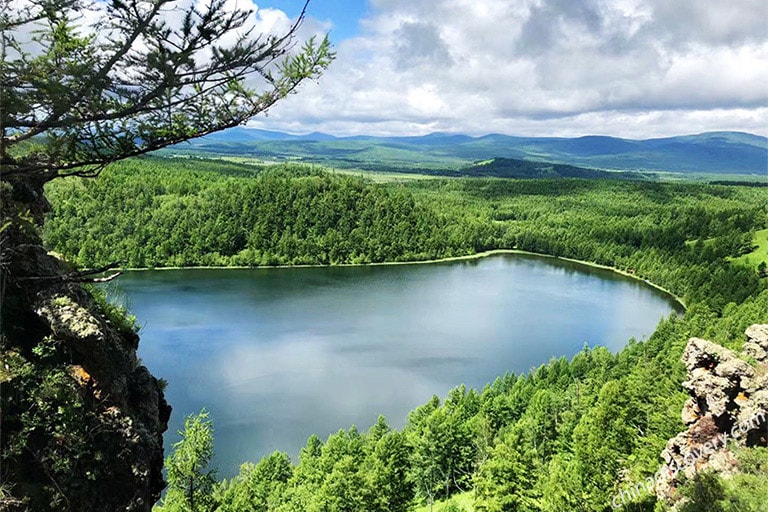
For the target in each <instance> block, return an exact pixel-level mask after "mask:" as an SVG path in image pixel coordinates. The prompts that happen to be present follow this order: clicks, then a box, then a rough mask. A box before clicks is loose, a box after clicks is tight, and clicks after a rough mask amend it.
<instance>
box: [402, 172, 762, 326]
mask: <svg viewBox="0 0 768 512" xmlns="http://www.w3.org/2000/svg"><path fill="white" fill-rule="evenodd" d="M409 188H410V190H413V191H414V193H415V194H416V197H417V199H418V200H419V201H422V202H425V203H426V204H433V203H434V204H441V205H446V207H447V208H448V209H456V210H462V211H464V212H465V215H472V214H473V215H477V216H478V217H490V218H491V219H492V220H493V222H494V225H495V226H496V227H497V228H498V229H500V230H501V235H500V236H501V238H500V239H499V240H497V242H496V243H497V246H498V247H500V248H517V249H521V250H526V251H531V252H536V253H542V254H550V255H554V256H561V257H568V258H574V259H579V260H585V261H590V262H594V263H598V264H602V265H608V266H612V267H615V268H618V269H621V270H624V271H626V272H629V273H630V274H634V275H636V276H638V277H641V278H643V279H648V280H650V281H652V282H653V283H656V284H658V285H661V286H663V287H665V288H667V289H668V290H671V291H672V292H673V293H675V294H676V295H678V296H679V297H681V298H683V299H684V301H685V302H686V304H694V303H706V304H707V305H709V306H710V307H712V308H713V309H714V310H717V311H719V310H722V308H723V307H725V305H726V304H728V303H729V302H741V301H743V300H744V299H745V298H747V297H749V296H751V295H753V294H755V293H757V292H758V290H759V289H760V287H761V284H760V279H759V278H758V273H757V271H756V269H753V268H747V267H744V266H738V265H732V264H731V263H730V261H729V260H730V258H733V257H738V256H740V255H741V254H744V253H745V252H750V251H751V250H752V248H753V247H752V245H753V243H752V242H753V237H754V232H755V231H756V230H759V229H764V228H765V226H766V225H768V220H767V217H766V206H765V197H764V194H763V193H762V192H761V191H760V190H758V189H749V188H741V187H721V186H710V185H706V184H694V183H686V184H671V183H657V182H627V183H625V182H606V181H585V180H490V179H473V180H442V181H436V180H435V181H419V182H414V183H411V184H410V185H409ZM470 212H474V213H470ZM767 256H768V255H767Z"/></svg>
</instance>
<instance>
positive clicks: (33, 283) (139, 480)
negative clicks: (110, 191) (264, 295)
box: [0, 183, 170, 512]
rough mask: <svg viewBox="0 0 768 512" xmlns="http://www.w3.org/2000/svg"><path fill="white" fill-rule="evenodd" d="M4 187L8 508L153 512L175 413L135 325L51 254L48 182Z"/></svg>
mask: <svg viewBox="0 0 768 512" xmlns="http://www.w3.org/2000/svg"><path fill="white" fill-rule="evenodd" d="M0 185H2V188H1V189H0V205H1V206H2V221H3V222H2V224H1V225H0V235H1V238H2V240H1V245H0V271H1V276H0V277H1V279H0V287H1V289H0V292H1V294H0V297H1V299H2V303H1V304H0V305H1V309H0V314H1V319H2V324H0V343H1V345H0V399H1V404H2V416H0V511H13V512H17V511H19V512H20V511H27V510H33V511H45V510H57V511H70V510H72V511H75V510H77V511H83V510H88V511H112V510H120V511H149V510H151V508H152V505H153V504H154V503H155V501H157V500H158V498H159V497H160V493H161V491H162V489H163V488H164V486H165V482H164V480H163V475H162V465H163V437H162V435H163V432H164V431H165V430H166V428H167V423H168V419H169V416H170V407H169V406H168V404H167V403H166V401H165V398H164V396H163V392H162V389H161V388H162V386H161V385H160V383H159V381H158V380H157V379H155V378H154V377H153V376H152V375H151V374H150V373H149V371H148V370H147V369H146V368H145V367H144V366H142V365H141V363H140V361H139V360H138V358H137V355H136V350H137V348H138V343H139V337H138V335H137V333H136V329H135V328H134V327H133V325H132V323H131V322H130V321H129V320H128V319H126V317H125V316H124V314H122V312H121V311H119V310H118V309H116V308H115V307H113V306H110V305H109V304H108V303H106V302H105V301H104V300H103V299H99V297H98V295H94V294H93V293H92V292H90V291H88V290H87V289H86V288H84V287H83V285H82V284H81V282H82V281H85V280H86V279H83V278H82V277H81V275H80V274H78V273H77V272H75V271H73V269H71V268H68V266H67V265H66V264H64V263H62V262H61V261H59V260H58V259H57V258H55V257H54V256H52V255H49V254H48V253H47V252H46V251H45V249H43V247H42V243H41V241H40V238H39V236H38V234H37V227H38V226H39V224H40V223H41V222H42V216H43V214H44V212H45V209H46V204H47V203H46V202H45V199H44V197H43V195H42V186H39V187H34V186H31V185H30V184H24V183H17V184H15V186H10V185H9V184H7V183H2V184H0Z"/></svg>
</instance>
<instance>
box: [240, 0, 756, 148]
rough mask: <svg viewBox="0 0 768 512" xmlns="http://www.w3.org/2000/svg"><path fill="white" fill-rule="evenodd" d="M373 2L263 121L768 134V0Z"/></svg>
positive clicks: (331, 127) (353, 126) (300, 126)
mask: <svg viewBox="0 0 768 512" xmlns="http://www.w3.org/2000/svg"><path fill="white" fill-rule="evenodd" d="M369 6H370V9H369V12H370V14H369V16H368V17H367V18H366V19H364V20H362V21H361V32H360V35H359V36H358V37H355V38H352V39H348V40H344V41H337V42H336V44H337V52H338V57H337V59H336V61H335V62H334V63H333V65H332V66H331V68H330V69H329V70H328V71H327V73H326V75H325V76H323V77H322V78H321V79H320V81H319V83H318V84H307V85H306V86H304V87H303V88H302V90H301V91H300V93H299V94H298V95H296V96H292V97H290V98H288V99H286V100H284V101H283V102H282V103H281V104H278V105H277V106H275V107H274V108H273V109H272V110H271V111H270V113H269V114H270V115H269V117H259V118H256V119H254V120H253V121H252V122H251V124H252V125H254V126H258V127H260V128H266V129H273V130H286V131H292V132H294V133H306V132H311V131H316V130H319V131H326V132H330V133H335V134H338V135H348V134H359V133H365V134H398V135H400V134H402V135H405V134H423V133H428V132H431V131H447V132H464V133H470V134H483V133H490V132H503V133H509V134H521V135H564V136H568V135H583V134H587V133H595V134H608V135H616V136H624V137H652V136H663V135H672V134H680V133H692V132H697V131H707V130H743V131H751V132H755V133H761V134H768V86H767V85H766V84H768V2H765V1H764V0H731V1H729V2H709V1H700V0H370V1H369ZM310 12H311V4H310ZM310 21H311V20H310ZM314 28H315V30H317V29H321V28H322V27H320V26H319V25H315V27H314Z"/></svg>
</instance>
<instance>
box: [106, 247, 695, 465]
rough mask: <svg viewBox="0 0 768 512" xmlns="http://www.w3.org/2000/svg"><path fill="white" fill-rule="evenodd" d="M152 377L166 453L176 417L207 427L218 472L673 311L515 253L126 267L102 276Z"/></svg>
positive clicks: (612, 278)
mask: <svg viewBox="0 0 768 512" xmlns="http://www.w3.org/2000/svg"><path fill="white" fill-rule="evenodd" d="M109 291H110V293H111V294H112V296H114V297H117V298H118V299H119V300H123V301H124V302H125V303H126V304H128V306H129V307H130V309H131V311H132V312H133V313H134V314H135V315H136V316H137V317H138V319H139V322H140V323H141V324H142V325H143V328H142V329H141V332H140V334H141V344H140V347H139V356H140V357H141V358H142V360H143V362H144V364H145V365H147V366H148V367H149V369H150V370H151V371H152V373H153V374H154V375H156V376H157V377H162V378H165V379H166V380H167V381H168V382H169V385H168V388H167V390H166V396H167V398H168V401H169V402H170V403H171V405H172V406H173V415H172V417H171V424H170V428H169V433H168V434H167V435H166V448H167V447H169V446H170V445H171V443H173V442H175V441H176V440H178V436H177V434H176V431H177V430H178V429H179V428H180V427H181V425H182V424H183V419H184V417H185V416H186V415H188V414H191V413H196V412H198V411H200V410H201V409H203V408H206V409H207V410H208V411H209V412H210V414H211V418H212V419H213V421H214V428H215V451H216V465H217V466H218V467H219V469H220V473H219V474H220V476H222V477H229V476H232V475H233V474H234V473H235V472H236V471H237V468H238V466H239V465H240V463H242V462H244V461H254V462H255V461H257V460H258V459H259V458H261V457H262V456H263V455H265V454H269V453H272V452H273V451H275V450H280V451H285V452H288V453H289V454H291V456H292V457H294V458H295V455H296V454H297V453H298V451H299V449H300V448H301V446H303V445H304V444H305V442H306V439H307V437H309V435H311V434H313V433H314V434H318V435H319V436H320V437H321V438H325V437H326V436H328V435H329V434H330V433H332V432H335V431H337V430H338V429H340V428H348V427H349V426H351V425H353V424H354V425H357V426H358V428H359V429H360V430H367V429H368V427H370V425H372V424H373V423H374V422H375V421H376V418H377V416H378V414H379V413H381V414H384V415H385V416H386V417H387V418H388V420H389V422H390V424H391V425H392V426H395V427H402V426H403V425H404V422H405V419H406V416H407V413H408V411H410V410H411V409H412V408H413V407H415V406H417V405H419V404H422V403H424V402H426V401H427V400H429V398H430V397H431V396H432V395H434V394H436V395H438V396H440V397H443V396H445V395H446V394H447V392H448V391H449V390H450V389H451V388H453V387H455V386H457V385H459V384H461V383H465V384H466V385H467V386H471V387H475V388H482V387H483V386H484V385H485V384H486V383H488V382H490V381H492V380H493V379H495V378H496V376H499V375H503V374H504V373H505V372H510V371H511V372H516V373H519V372H524V371H527V370H529V369H530V368H531V367H535V366H538V365H540V364H542V363H546V362H547V361H548V360H549V359H550V358H552V357H560V356H566V357H571V356H573V355H574V354H576V353H577V352H578V351H579V350H581V349H582V347H583V346H584V344H585V343H586V344H589V345H590V346H594V345H604V346H606V347H608V348H609V349H610V350H612V351H618V350H620V349H621V348H622V347H623V346H624V345H625V344H626V343H627V341H628V340H629V338H631V337H635V338H637V339H642V338H644V337H646V336H648V335H650V334H651V333H652V332H653V331H654V329H655V326H656V324H657V323H658V321H659V320H660V319H661V318H662V317H665V316H667V315H669V314H671V313H674V312H679V311H681V308H680V306H679V304H677V303H676V302H675V301H674V300H673V299H672V298H671V297H669V296H667V295H665V294H663V293H662V292H660V291H658V290H656V289H654V288H652V287H650V286H648V285H646V284H645V283H643V282H641V281H638V280H633V279H630V278H627V277H623V276H620V275H618V274H616V273H613V272H610V271H607V270H603V269H596V268H591V267H588V266H585V265H581V264H577V263H571V262H567V261H562V260H558V259H554V258H544V257H536V256H528V255H517V254H507V255H497V256H492V257H487V258H482V259H478V260H465V261H458V262H445V263H434V264H421V265H416V264H414V265H385V266H363V267H326V268H280V269H210V270H209V269H205V270H201V269H189V270H163V271H143V272H129V273H127V274H125V275H124V276H122V277H120V279H118V280H117V281H116V282H115V283H114V284H110V286H109Z"/></svg>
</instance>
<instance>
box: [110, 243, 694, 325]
mask: <svg viewBox="0 0 768 512" xmlns="http://www.w3.org/2000/svg"><path fill="white" fill-rule="evenodd" d="M500 254H521V255H526V256H539V257H542V258H552V259H556V260H562V261H568V262H570V263H576V264H579V265H584V266H586V267H592V268H598V269H602V270H609V271H611V272H615V273H617V274H619V275H622V276H625V277H629V278H632V279H634V280H637V281H641V282H643V283H645V284H647V285H648V286H651V287H652V288H655V289H657V290H659V291H661V292H663V293H665V294H666V295H669V296H670V297H672V298H673V299H674V300H675V302H677V303H678V304H680V306H681V307H682V308H683V310H687V309H688V308H687V306H686V305H685V302H684V301H683V299H682V298H680V297H678V296H677V295H675V294H674V293H672V292H671V291H670V290H667V289H666V288H664V287H663V286H660V285H658V284H656V283H654V282H652V281H649V280H648V279H644V278H642V277H640V276H638V275H635V274H632V273H630V272H627V271H626V270H621V269H619V268H616V267H611V266H609V265H601V264H599V263H594V262H591V261H585V260H577V259H574V258H565V257H563V256H554V255H552V254H543V253H538V252H531V251H523V250H520V249H492V250H490V251H483V252H478V253H475V254H467V255H465V256H451V257H448V258H438V259H431V260H416V261H382V262H376V263H338V264H334V265H321V264H312V265H259V266H223V267H217V266H189V267H153V268H149V267H139V268H126V269H124V270H125V271H129V272H144V271H149V270H225V269H233V270H235V269H240V270H243V269H275V270H277V269H287V268H327V267H373V266H391V265H427V264H433V263H449V262H452V261H471V260H477V259H481V258H487V257H489V256H496V255H500Z"/></svg>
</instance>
